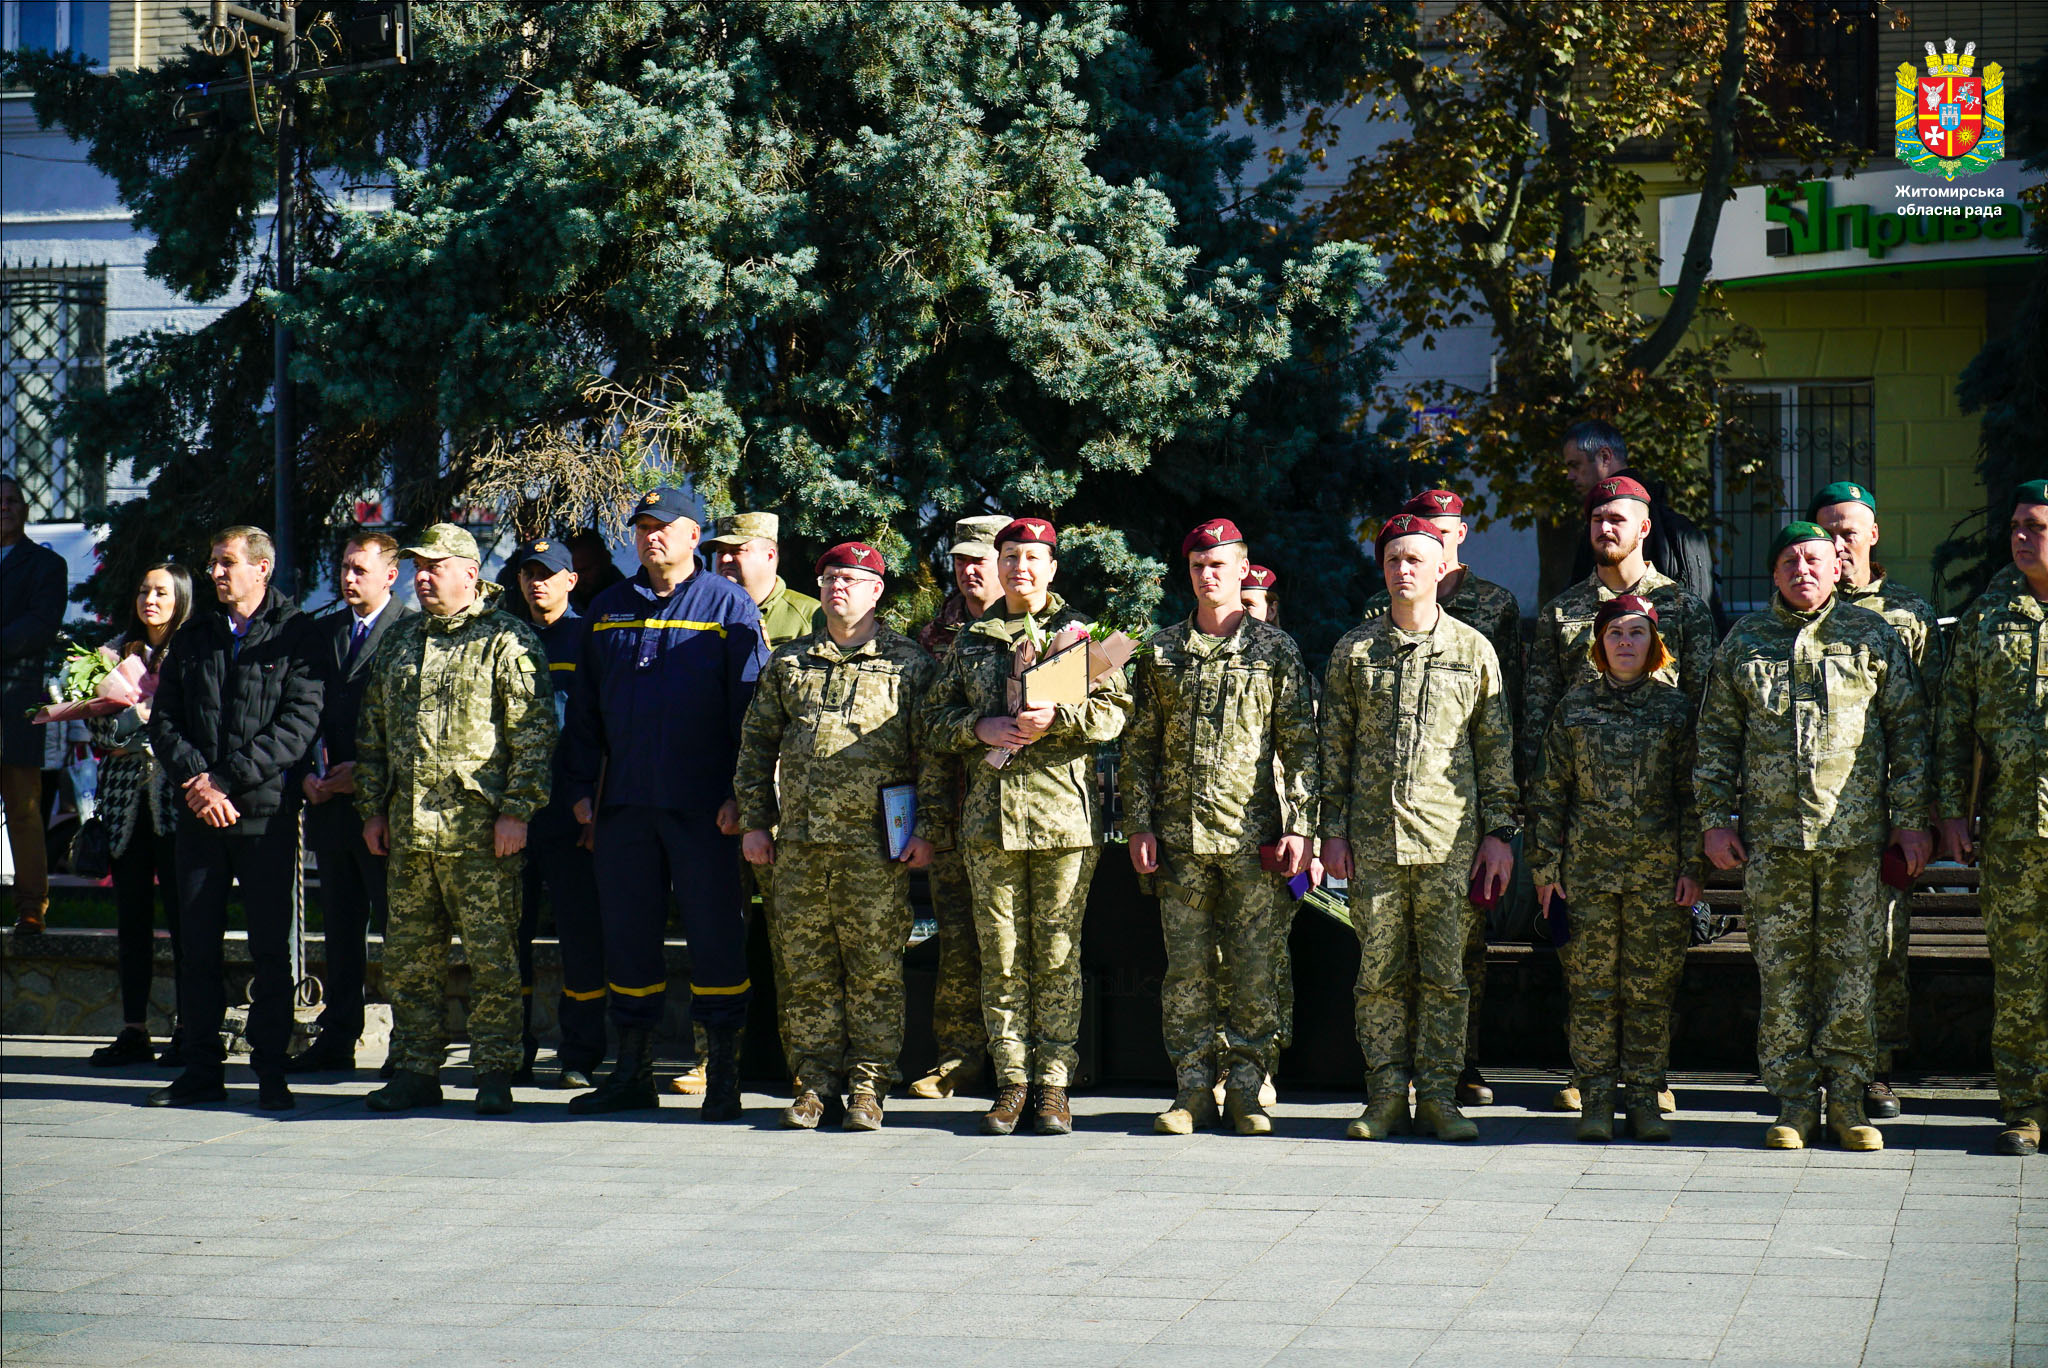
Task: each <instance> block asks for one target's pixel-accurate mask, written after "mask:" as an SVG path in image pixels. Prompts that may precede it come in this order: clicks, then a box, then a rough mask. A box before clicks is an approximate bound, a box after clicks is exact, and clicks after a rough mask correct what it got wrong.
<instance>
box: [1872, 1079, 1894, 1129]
mask: <svg viewBox="0 0 2048 1368" xmlns="http://www.w3.org/2000/svg"><path fill="white" fill-rule="evenodd" d="M1863 1114H1864V1115H1865V1116H1868V1117H1871V1118H1872V1119H1873V1120H1878V1121H1889V1120H1891V1119H1892V1118H1893V1117H1895V1116H1897V1115H1898V1114H1899V1095H1898V1094H1897V1093H1895V1092H1893V1091H1892V1080H1891V1077H1890V1075H1886V1076H1884V1077H1881V1078H1873V1079H1871V1080H1870V1081H1869V1082H1868V1083H1865V1084H1864V1085H1863Z"/></svg>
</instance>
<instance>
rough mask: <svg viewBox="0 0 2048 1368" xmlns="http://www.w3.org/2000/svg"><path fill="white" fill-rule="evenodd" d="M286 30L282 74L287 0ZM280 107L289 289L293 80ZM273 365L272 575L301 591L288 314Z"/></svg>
mask: <svg viewBox="0 0 2048 1368" xmlns="http://www.w3.org/2000/svg"><path fill="white" fill-rule="evenodd" d="M282 8H283V11H284V21H285V32H284V33H283V34H280V35H279V36H278V37H277V38H276V39H275V40H274V41H273V47H274V50H275V52H276V54H277V60H276V62H275V64H274V65H275V68H276V70H277V72H278V74H279V75H288V74H289V73H290V72H291V71H292V70H294V69H295V68H296V67H297V66H298V46H299V45H298V43H297V42H296V41H295V38H296V29H297V23H296V20H297V12H296V9H295V7H294V6H293V5H292V4H291V3H290V0H287V3H286V4H285V5H283V6H282ZM278 97H279V98H278V113H277V222H276V225H275V226H276V230H277V290H278V293H279V294H281V295H289V294H290V293H291V291H292V287H293V284H294V277H295V275H296V271H297V263H296V262H295V261H294V260H293V252H292V237H293V233H294V231H295V224H294V222H293V217H294V216H293V213H292V209H293V201H294V199H295V198H296V195H295V194H294V193H293V191H294V184H295V179H296V177H295V174H294V173H295V172H296V170H297V167H296V165H295V163H296V161H297V159H298V156H297V153H298V149H297V146H296V142H295V137H294V134H295V132H296V130H295V129H294V128H293V125H292V87H291V83H290V82H289V81H281V82H279V83H278ZM271 331H272V358H271V359H272V366H273V372H274V373H273V375H272V379H271V418H272V425H273V427H274V428H275V443H276V444H275V450H274V451H273V452H272V457H271V472H270V473H271V482H272V484H273V485H274V487H275V491H276V496H277V500H276V507H275V509H274V510H273V512H272V514H271V522H272V526H271V529H270V535H271V539H272V540H273V541H274V542H275V543H276V545H277V564H276V565H275V566H273V567H272V568H271V580H272V583H274V584H276V585H277V587H278V589H279V591H280V592H281V593H283V594H284V595H285V597H287V598H294V597H296V596H297V594H298V587H299V585H298V546H297V543H298V538H297V537H296V536H295V535H294V533H293V530H292V528H293V511H292V505H293V502H294V499H293V493H294V490H293V486H294V485H295V484H297V482H298V440H297V439H298V431H297V425H296V423H295V421H294V415H293V413H292V386H291V380H290V378H289V376H288V371H289V368H290V366H291V356H292V331H291V329H290V328H289V327H287V326H286V324H285V322H284V319H283V318H282V317H281V316H280V317H279V318H277V319H275V320H273V321H272V325H271Z"/></svg>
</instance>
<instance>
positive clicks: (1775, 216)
mask: <svg viewBox="0 0 2048 1368" xmlns="http://www.w3.org/2000/svg"><path fill="white" fill-rule="evenodd" d="M1910 205H1911V212H1908V213H1903V214H1901V213H1882V212H1879V211H1878V210H1877V209H1876V208H1875V207H1874V206H1872V205H1868V204H1834V203H1831V202H1830V196H1829V192H1828V182H1826V181H1804V182H1802V183H1801V184H1800V185H1799V187H1798V188H1797V189H1796V190H1784V189H1781V188H1778V187H1776V186H1772V187H1768V188H1766V189H1765V191H1764V218H1765V219H1767V220H1769V221H1770V222H1772V223H1781V224H1784V225H1785V226H1784V227H1782V228H1769V229H1766V230H1765V234H1766V242H1767V246H1766V251H1767V252H1768V254H1769V255H1771V256H1774V257H1785V256H1795V257H1796V256H1813V255H1817V254H1819V253H1822V252H1846V251H1853V250H1855V249H1857V248H1862V249H1863V250H1864V251H1867V252H1868V253H1869V254H1870V255H1871V256H1873V257H1883V256H1884V255H1885V254H1886V253H1888V252H1900V251H1911V250H1912V249H1913V248H1915V247H1927V246H1933V245H1935V244H1937V243H1943V242H1976V241H1978V240H1980V239H1994V238H2012V239H2014V240H2015V241H2017V240H2018V239H2019V238H2020V237H2021V236H2022V234H2024V233H2025V231H2026V224H2025V221H2024V219H2023V217H2022V209H2021V206H2020V205H2018V204H2011V203H2008V204H1999V203H1996V202H1993V201H1987V200H1960V201H1958V200H1947V199H1943V200H1935V201H1933V202H1923V201H1919V200H1914V201H1911V202H1910Z"/></svg>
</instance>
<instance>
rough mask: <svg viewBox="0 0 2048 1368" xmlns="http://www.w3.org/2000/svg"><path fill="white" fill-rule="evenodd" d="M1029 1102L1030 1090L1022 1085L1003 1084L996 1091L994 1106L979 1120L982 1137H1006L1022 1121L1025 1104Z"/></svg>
mask: <svg viewBox="0 0 2048 1368" xmlns="http://www.w3.org/2000/svg"><path fill="white" fill-rule="evenodd" d="M1030 1100H1031V1089H1030V1088H1028V1087H1026V1086H1025V1085H1024V1084H1022V1083H1005V1084H1003V1085H1002V1086H1000V1087H998V1088H997V1089H996V1102H995V1105H994V1106H992V1107H990V1108H989V1109H988V1111H987V1112H986V1113H984V1114H983V1115H982V1118H981V1133H982V1134H983V1135H1008V1134H1010V1133H1011V1132H1012V1131H1014V1130H1016V1129H1017V1122H1018V1121H1020V1120H1021V1119H1023V1116H1024V1107H1025V1104H1026V1103H1028V1102H1029V1101H1030Z"/></svg>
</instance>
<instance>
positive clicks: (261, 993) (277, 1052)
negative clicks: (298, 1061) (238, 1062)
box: [175, 812, 299, 1076]
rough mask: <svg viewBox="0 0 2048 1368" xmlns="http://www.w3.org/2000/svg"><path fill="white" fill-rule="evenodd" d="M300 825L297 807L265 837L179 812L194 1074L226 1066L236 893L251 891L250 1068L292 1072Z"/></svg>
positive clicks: (188, 1058) (182, 1001)
mask: <svg viewBox="0 0 2048 1368" xmlns="http://www.w3.org/2000/svg"><path fill="white" fill-rule="evenodd" d="M298 845H299V824H298V822H297V821H296V820H294V817H293V815H292V814H290V813H280V814H278V815H276V816H273V817H271V818H270V819H269V822H268V824H267V828H266V829H265V830H264V831H262V832H260V833H256V834H249V835H245V834H242V833H239V832H235V831H232V830H230V831H221V830H218V829H216V828H214V827H210V826H206V825H204V824H203V823H201V822H200V821H199V819H198V818H196V817H194V816H192V815H191V814H190V813H184V812H181V813H179V814H178V849H177V855H176V857H175V858H176V860H177V863H178V916H179V918H180V920H181V921H182V922H183V924H184V946H183V947H182V953H183V955H184V963H183V964H181V965H180V966H179V969H178V1010H179V1013H180V1015H181V1018H182V1020H181V1021H180V1023H179V1041H180V1043H181V1045H182V1047H183V1050H184V1054H185V1062H186V1067H187V1069H188V1070H189V1071H190V1072H193V1073H198V1074H212V1075H215V1076H218V1075H219V1074H220V1072H221V1068H222V1065H223V1062H224V1061H225V1058H226V1055H225V1053H224V1052H223V1051H222V1049H221V1040H220V1028H221V1023H222V1022H223V1021H224V1020H226V1018H227V1006H228V1004H227V986H226V982H225V973H224V970H223V968H222V955H221V948H222V941H223V940H224V939H225V938H226V935H227V920H228V897H229V895H230V893H231V892H232V891H233V890H232V885H233V884H235V883H237V882H239V883H240V884H241V889H242V910H243V913H244V915H245V916H246V917H247V920H248V927H249V958H250V959H251V960H252V961H254V963H255V966H256V975H255V982H254V985H253V987H252V988H251V990H250V994H249V1025H248V1029H247V1031H246V1032H245V1034H246V1035H247V1036H248V1038H249V1064H250V1067H251V1068H253V1069H255V1071H256V1072H257V1073H258V1074H268V1073H277V1072H280V1071H282V1070H283V1068H284V1061H285V1050H286V1048H287V1047H288V1046H289V1044H290V1043H291V1031H292V987H293V984H292V968H291V934H292V879H293V878H294V877H296V875H297V873H298V865H299V858H298V857H299V850H298Z"/></svg>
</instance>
